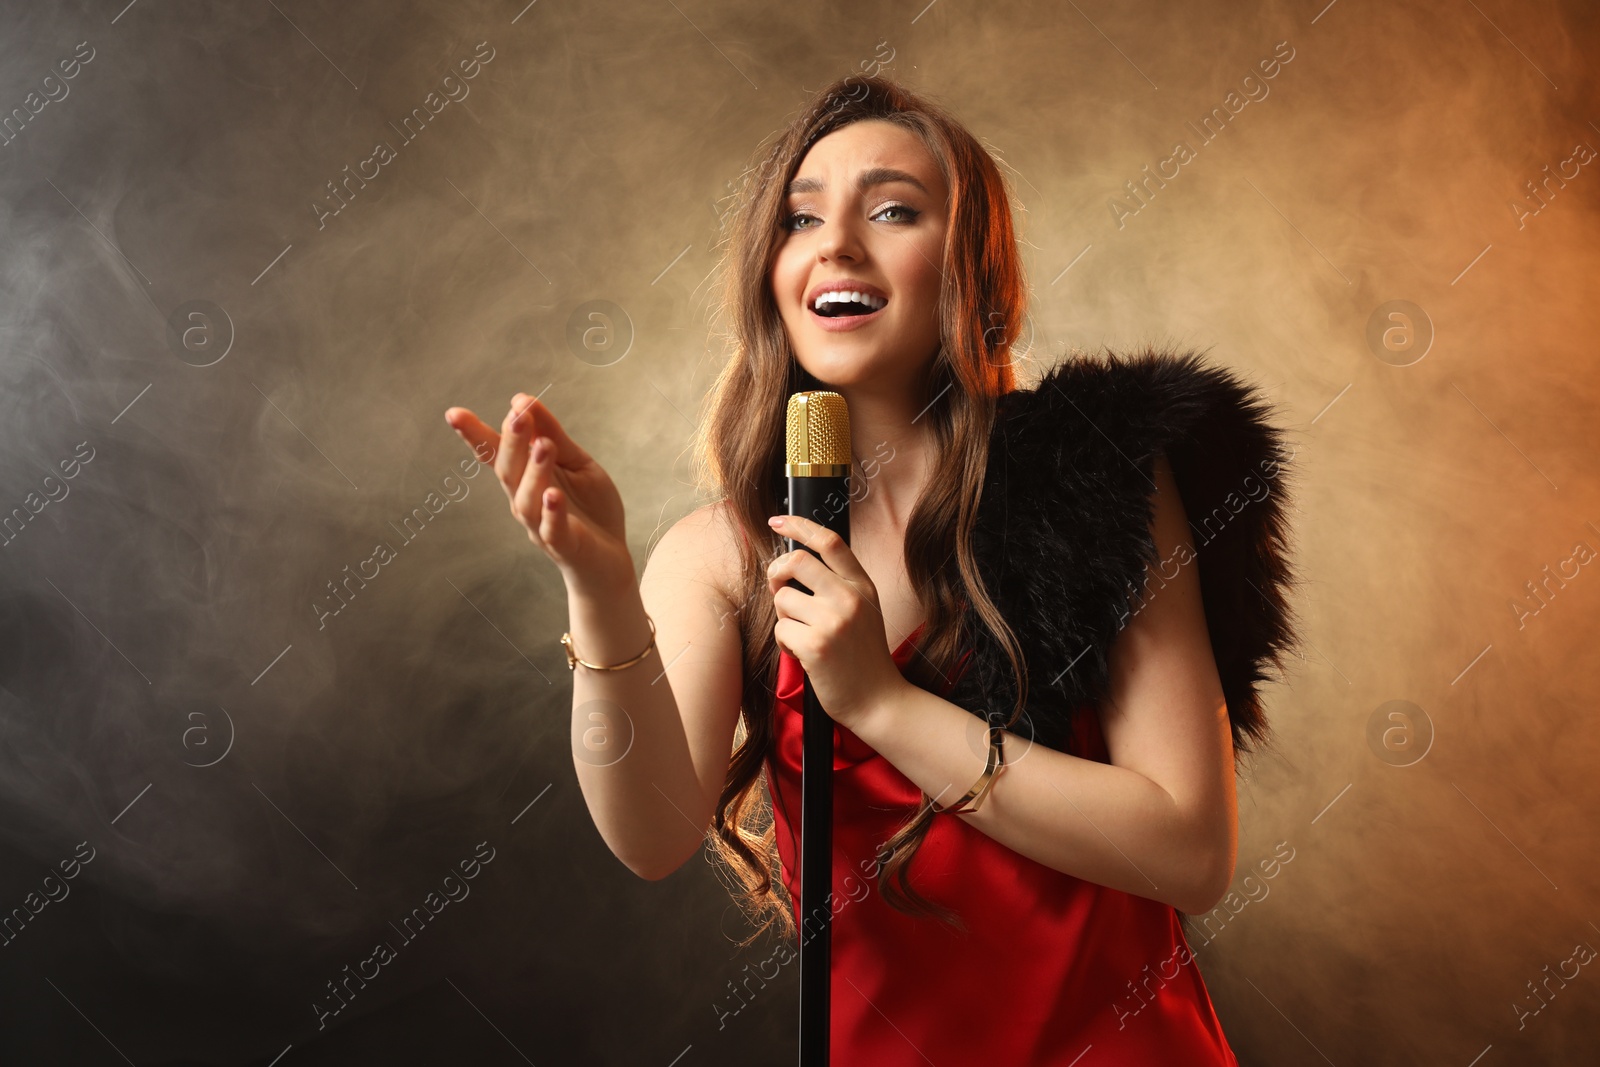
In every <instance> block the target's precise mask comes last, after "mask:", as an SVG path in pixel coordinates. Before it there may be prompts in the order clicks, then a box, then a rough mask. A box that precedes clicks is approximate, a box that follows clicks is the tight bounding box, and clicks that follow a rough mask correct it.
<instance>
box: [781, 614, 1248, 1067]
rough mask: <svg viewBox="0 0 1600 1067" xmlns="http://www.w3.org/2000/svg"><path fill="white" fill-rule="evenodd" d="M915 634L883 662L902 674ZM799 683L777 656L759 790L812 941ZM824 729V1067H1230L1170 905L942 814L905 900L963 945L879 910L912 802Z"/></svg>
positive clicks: (876, 763)
mask: <svg viewBox="0 0 1600 1067" xmlns="http://www.w3.org/2000/svg"><path fill="white" fill-rule="evenodd" d="M922 629H923V627H922V626H919V627H918V628H917V630H916V631H915V632H913V633H912V635H911V637H909V638H907V639H906V641H905V643H903V644H902V645H901V646H900V647H899V648H898V649H896V650H895V651H894V653H893V656H894V661H895V663H896V665H897V666H899V667H900V668H901V670H902V671H903V670H904V669H905V666H906V664H907V663H908V662H909V661H910V658H911V656H912V655H913V654H914V653H913V651H912V643H913V641H915V639H916V638H917V636H918V635H919V634H920V633H921V631H922ZM968 655H969V657H970V653H969V654H968ZM966 664H967V660H966V659H963V660H962V661H961V663H960V664H958V666H957V669H956V670H957V673H956V675H955V676H954V677H952V678H949V679H947V682H948V684H949V685H951V686H953V685H954V684H955V682H956V681H958V680H959V677H960V672H963V671H965V669H966ZM803 678H804V675H803V671H802V668H801V665H800V661H799V660H797V659H795V658H794V657H793V656H792V655H790V654H789V653H787V652H780V654H779V667H778V680H777V686H776V692H777V706H776V708H775V718H776V734H777V744H776V747H775V755H774V757H773V758H772V759H769V761H768V764H767V775H768V778H767V780H768V782H769V783H771V784H772V788H773V789H774V795H773V812H774V816H775V821H776V830H777V844H778V851H779V855H780V857H781V858H782V860H783V879H784V884H785V885H786V886H787V887H788V890H789V894H790V896H791V897H792V898H793V900H794V901H795V922H796V925H797V926H799V927H800V929H801V931H802V932H803V933H804V932H806V931H808V929H814V928H815V926H814V924H813V925H812V926H811V927H809V928H808V927H806V926H803V925H801V916H800V878H799V853H800V847H799V845H800V815H801V810H802V809H801V792H800V784H801V766H802V762H801V757H802V752H803V751H804V746H803V735H802V729H801V723H802V711H801V707H802V697H801V694H802V685H803ZM944 692H946V693H948V692H949V689H948V688H946V689H945V690H944ZM1078 722H1079V723H1080V724H1081V725H1080V726H1079V727H1078V728H1077V729H1078V735H1077V736H1076V737H1075V738H1074V740H1075V741H1076V742H1077V744H1078V746H1079V747H1078V749H1077V751H1079V752H1083V753H1086V754H1087V756H1088V758H1092V759H1095V760H1098V761H1099V762H1102V763H1109V762H1110V757H1109V755H1108V754H1107V752H1106V746H1105V739H1104V737H1103V736H1102V734H1101V732H1100V727H1099V722H1098V717H1097V716H1095V715H1093V714H1085V715H1081V716H1080V717H1079V719H1078ZM833 729H834V758H833V820H834V833H833V838H834V841H833V892H834V908H835V912H834V917H833V934H832V957H833V959H832V969H831V983H830V985H831V989H832V1006H831V1012H832V1019H831V1034H830V1040H829V1048H830V1052H831V1058H832V1062H833V1065H834V1067H899V1065H905V1067H913V1065H915V1067H927V1065H928V1064H930V1063H932V1064H936V1065H937V1067H970V1065H975V1064H982V1065H984V1067H1068V1065H1073V1067H1099V1065H1105V1067H1109V1065H1126V1067H1140V1065H1150V1067H1189V1065H1202V1064H1203V1065H1206V1067H1216V1065H1232V1067H1237V1064H1238V1060H1236V1059H1235V1058H1234V1055H1233V1052H1232V1050H1231V1049H1229V1047H1228V1042H1227V1039H1226V1038H1225V1037H1224V1036H1223V1033H1222V1025H1221V1023H1219V1022H1218V1020H1217V1015H1216V1012H1215V1010H1214V1009H1213V1007H1212V1004H1211V998H1210V996H1209V995H1208V994H1207V992H1206V987H1205V983H1204V981H1202V979H1201V976H1200V972H1199V971H1198V970H1197V969H1196V965H1195V962H1194V959H1193V957H1192V956H1191V954H1190V951H1189V946H1188V944H1187V942H1186V940H1185V938H1184V936H1183V931H1182V928H1181V927H1180V926H1179V924H1178V914H1177V912H1176V911H1175V910H1174V909H1173V908H1172V907H1171V906H1170V905H1167V904H1163V903H1160V902H1158V901H1155V900H1151V899H1149V898H1147V897H1139V896H1133V895H1132V894H1129V893H1124V892H1122V891H1120V890H1117V889H1109V888H1107V887H1105V886H1102V885H1098V884H1096V883H1094V882H1088V881H1084V880H1082V879H1079V878H1075V877H1073V876H1071V875H1068V874H1063V873H1061V872H1060V871H1056V870H1052V869H1051V868H1049V867H1046V866H1044V865H1043V864H1040V863H1037V862H1035V861H1033V860H1031V859H1028V858H1027V857H1025V856H1022V855H1021V854H1019V853H1017V852H1014V851H1012V850H1011V849H1009V848H1007V847H1006V846H1004V845H1002V844H1000V843H999V842H998V841H995V840H994V839H993V838H991V837H989V836H988V835H986V834H984V833H981V832H980V831H978V830H975V829H973V828H972V826H971V825H970V824H969V823H968V821H967V820H966V819H965V818H964V817H962V816H959V815H949V814H940V815H935V816H934V817H933V825H932V827H931V828H930V830H929V831H928V835H927V837H926V839H925V840H924V841H923V844H922V847H921V849H920V850H919V851H918V852H917V854H916V856H915V857H914V858H913V859H912V861H911V868H910V876H911V884H912V885H913V886H915V887H916V888H917V890H918V891H919V892H920V893H921V894H922V895H923V896H925V897H927V898H928V899H930V900H932V901H934V902H936V903H938V904H942V905H944V906H946V907H949V908H952V909H954V910H955V911H956V912H957V913H959V914H960V915H961V917H962V918H963V920H964V921H965V922H966V924H967V926H968V933H967V934H962V933H961V932H960V931H957V930H955V929H953V928H951V927H950V926H948V925H947V924H945V923H943V922H940V921H939V920H938V919H935V918H926V919H918V918H913V917H912V916H909V915H906V914H904V913H903V912H900V911H896V910H895V909H893V908H891V907H889V905H888V904H886V903H885V902H884V901H883V898H882V896H881V894H880V893H879V891H878V884H877V881H876V879H875V878H874V877H872V874H873V867H874V857H875V855H876V853H877V850H878V849H879V847H880V846H881V845H882V843H883V842H885V841H887V840H888V839H889V837H890V836H891V835H893V833H894V832H895V830H896V829H897V828H898V827H899V826H900V825H901V823H903V822H904V821H905V820H906V819H907V818H908V817H909V816H910V814H911V812H913V811H914V810H915V808H916V805H917V803H918V801H919V800H920V798H921V792H920V790H919V789H918V788H917V786H916V785H915V784H913V783H912V782H911V781H910V780H909V779H908V778H906V777H905V776H904V775H902V774H901V773H900V772H899V771H898V770H896V769H895V768H894V767H893V766H892V765H891V764H890V763H889V761H888V760H886V759H884V758H883V757H882V756H880V755H878V753H877V752H876V751H874V750H873V749H872V748H870V747H868V746H867V745H866V743H864V742H863V741H862V740H861V739H860V738H858V737H856V736H855V734H853V733H851V732H850V730H849V729H847V728H845V727H843V726H840V725H838V724H837V723H836V724H834V728H833ZM1009 754H1010V753H1008V755H1009ZM774 764H776V766H775V767H774ZM974 777H976V775H974ZM969 784H970V783H958V785H960V787H961V789H962V790H963V791H965V789H966V786H967V785H969ZM817 906H820V902H816V903H814V904H812V905H811V907H812V908H815V907H817Z"/></svg>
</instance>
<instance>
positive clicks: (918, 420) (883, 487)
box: [839, 389, 934, 531]
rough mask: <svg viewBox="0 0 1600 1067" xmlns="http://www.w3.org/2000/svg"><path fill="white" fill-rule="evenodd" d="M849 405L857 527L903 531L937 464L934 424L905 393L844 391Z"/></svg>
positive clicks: (853, 517)
mask: <svg viewBox="0 0 1600 1067" xmlns="http://www.w3.org/2000/svg"><path fill="white" fill-rule="evenodd" d="M839 392H840V394H841V395H843V396H844V398H845V403H846V404H848V405H849V407H850V450H851V453H852V454H853V456H854V457H855V466H854V469H853V470H852V475H853V478H854V479H855V480H856V483H858V484H852V486H851V489H852V494H851V501H850V509H851V511H850V521H851V524H852V525H855V524H858V523H859V524H860V525H862V526H863V527H871V528H874V529H878V528H888V529H893V530H900V531H903V530H904V529H905V525H906V521H907V520H908V519H909V518H910V516H911V511H912V509H913V508H915V507H916V503H917V498H918V496H920V495H921V493H922V487H923V485H924V483H925V482H926V480H927V475H928V471H929V468H930V465H931V463H932V460H933V453H934V439H933V422H932V419H931V416H930V411H931V408H930V409H929V410H928V411H924V410H922V407H921V405H913V403H912V398H911V396H910V394H908V393H907V392H906V391H904V390H899V391H896V392H894V393H892V394H884V393H865V392H861V391H846V390H843V389H841V390H839Z"/></svg>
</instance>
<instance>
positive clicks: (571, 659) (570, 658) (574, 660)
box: [561, 613, 656, 671]
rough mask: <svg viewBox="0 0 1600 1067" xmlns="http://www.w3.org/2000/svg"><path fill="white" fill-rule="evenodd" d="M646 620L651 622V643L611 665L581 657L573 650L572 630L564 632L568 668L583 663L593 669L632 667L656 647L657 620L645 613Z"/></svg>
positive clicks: (570, 669)
mask: <svg viewBox="0 0 1600 1067" xmlns="http://www.w3.org/2000/svg"><path fill="white" fill-rule="evenodd" d="M644 621H645V622H647V623H649V624H650V643H649V644H648V645H646V646H645V650H644V651H643V652H641V653H639V654H638V655H637V656H635V657H633V658H632V659H630V660H628V661H627V662H626V663H617V664H614V665H612V666H609V667H607V666H604V665H602V664H599V663H590V662H589V661H588V660H582V659H579V658H578V654H577V653H576V652H574V651H573V650H572V633H571V631H568V632H567V633H564V634H562V635H561V645H562V647H563V648H565V649H566V650H567V670H569V671H575V670H577V669H578V665H579V664H580V663H581V664H583V665H584V666H585V667H588V668H589V669H590V670H591V671H620V670H622V669H623V668H624V667H631V666H633V665H634V664H635V663H638V662H639V661H640V660H642V659H644V658H645V657H646V656H648V655H649V654H650V650H651V649H653V648H655V647H656V621H655V620H654V619H652V618H651V617H650V615H649V613H646V614H645V617H644Z"/></svg>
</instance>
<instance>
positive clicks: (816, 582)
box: [767, 548, 839, 594]
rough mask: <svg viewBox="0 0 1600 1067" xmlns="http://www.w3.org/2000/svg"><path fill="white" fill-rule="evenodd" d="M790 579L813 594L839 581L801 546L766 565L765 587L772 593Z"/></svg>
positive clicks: (781, 587)
mask: <svg viewBox="0 0 1600 1067" xmlns="http://www.w3.org/2000/svg"><path fill="white" fill-rule="evenodd" d="M790 579H793V580H795V581H797V582H799V583H800V584H801V585H803V586H805V587H806V588H807V589H809V590H811V592H812V593H813V594H815V593H820V592H822V590H823V588H824V587H827V586H831V585H832V583H834V582H837V581H839V576H838V575H837V574H834V573H833V571H832V570H830V569H829V568H828V565H827V564H826V563H824V562H823V561H822V560H820V559H818V558H817V557H816V556H813V555H812V554H811V553H810V552H807V551H806V550H805V549H803V548H797V549H795V550H794V551H793V552H788V553H785V554H784V555H781V556H779V557H778V558H777V559H775V560H773V561H772V562H771V563H770V564H769V565H768V566H767V588H768V589H770V590H771V591H772V592H773V593H777V591H778V590H780V589H783V588H785V587H787V586H788V584H789V580H790Z"/></svg>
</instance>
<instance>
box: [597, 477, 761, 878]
mask: <svg viewBox="0 0 1600 1067" xmlns="http://www.w3.org/2000/svg"><path fill="white" fill-rule="evenodd" d="M726 535H727V527H726V523H725V520H724V519H722V518H720V517H718V516H717V514H716V509H715V508H714V507H710V506H708V507H704V508H700V509H699V510H697V511H695V512H692V513H691V514H689V515H687V516H685V517H684V518H682V519H680V520H679V521H678V522H677V523H676V524H674V525H673V526H672V528H671V529H669V530H668V531H667V532H666V534H664V535H663V536H662V538H661V540H660V542H659V543H658V544H657V545H656V547H655V550H654V552H652V553H651V555H650V559H649V561H648V562H647V563H646V565H645V571H644V576H643V578H642V579H641V581H640V583H639V585H638V587H637V588H636V587H634V585H633V583H632V581H631V577H632V576H631V575H629V576H627V579H624V580H622V581H619V582H618V583H617V584H616V585H615V586H613V587H611V588H610V589H596V590H584V589H574V588H570V587H569V589H568V592H567V598H568V605H569V608H570V611H571V623H572V626H571V630H572V640H573V647H574V648H575V649H576V651H577V654H578V656H579V657H580V658H583V659H586V660H589V661H590V662H591V663H618V662H622V661H623V660H626V659H630V658H632V657H633V656H635V655H637V654H638V653H639V651H640V650H641V649H643V648H644V647H645V646H646V645H647V644H648V643H649V638H650V628H649V626H648V624H647V623H646V622H645V613H646V612H648V613H649V616H650V618H651V619H653V620H654V622H655V625H656V650H655V651H652V652H651V653H650V655H649V656H647V657H646V658H645V659H644V660H642V661H640V662H639V663H638V664H635V665H634V666H632V667H629V668H627V669H625V670H620V671H592V670H589V669H588V668H586V667H583V666H581V665H580V666H579V667H578V668H577V670H576V671H574V672H573V683H572V723H573V737H572V742H573V743H572V753H573V765H574V767H575V768H576V770H577V775H578V785H579V788H581V789H582V791H583V797H584V801H585V802H586V803H587V804H588V806H589V813H590V816H591V817H592V818H593V819H594V823H595V827H596V828H597V829H598V830H599V831H600V836H601V837H602V838H604V839H605V842H606V845H607V846H608V847H609V848H610V849H611V851H612V852H613V853H614V854H615V855H616V856H617V858H618V859H620V860H621V861H622V862H623V863H624V864H626V865H627V867H628V869H629V870H631V871H633V872H634V873H635V874H637V875H639V876H640V877H641V878H648V879H651V880H656V879H660V878H665V877H666V876H667V875H669V874H671V873H672V872H673V871H675V870H677V869H678V868H679V867H681V866H682V865H683V863H684V861H685V860H687V859H688V858H689V857H690V856H692V855H694V854H695V852H697V851H698V850H699V848H700V846H701V844H702V843H703V841H704V839H705V834H706V831H707V829H708V828H709V826H710V824H711V816H712V812H713V808H714V806H715V804H716V801H717V798H718V796H719V795H720V794H721V792H722V786H723V783H724V782H725V781H726V779H727V774H728V760H729V756H730V755H731V753H732V751H733V734H734V726H735V724H736V722H737V720H738V715H739V706H740V703H741V696H742V694H741V692H740V688H741V662H742V660H741V657H742V644H741V640H740V636H739V629H738V627H737V626H735V625H734V624H733V623H732V622H731V621H730V620H729V618H728V616H729V615H730V613H731V612H732V610H733V609H732V605H731V604H729V602H728V599H727V597H726V596H725V595H724V594H723V592H722V591H721V589H720V588H719V583H718V582H717V581H715V579H714V576H715V574H716V569H717V566H718V563H717V561H718V559H719V558H723V557H721V555H720V553H721V551H722V550H723V547H725V538H726ZM663 668H665V669H663Z"/></svg>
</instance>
